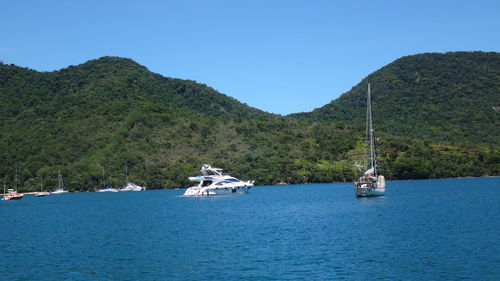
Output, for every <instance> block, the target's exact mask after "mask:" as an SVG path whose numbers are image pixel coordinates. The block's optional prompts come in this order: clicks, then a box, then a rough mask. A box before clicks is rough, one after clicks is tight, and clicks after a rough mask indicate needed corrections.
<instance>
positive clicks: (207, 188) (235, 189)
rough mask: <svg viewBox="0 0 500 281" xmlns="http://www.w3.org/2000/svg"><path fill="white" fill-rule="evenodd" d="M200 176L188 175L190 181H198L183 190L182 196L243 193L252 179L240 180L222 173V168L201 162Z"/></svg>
mask: <svg viewBox="0 0 500 281" xmlns="http://www.w3.org/2000/svg"><path fill="white" fill-rule="evenodd" d="M200 171H201V174H202V175H201V176H196V177H189V180H190V181H193V182H199V184H198V185H195V186H193V187H190V188H188V189H187V190H186V192H184V196H209V195H229V194H243V193H247V192H248V190H249V189H250V188H251V187H252V186H253V183H254V181H241V180H239V179H237V178H235V177H232V176H230V175H223V174H222V169H220V168H213V167H212V166H211V165H210V164H203V166H202V168H201V170H200Z"/></svg>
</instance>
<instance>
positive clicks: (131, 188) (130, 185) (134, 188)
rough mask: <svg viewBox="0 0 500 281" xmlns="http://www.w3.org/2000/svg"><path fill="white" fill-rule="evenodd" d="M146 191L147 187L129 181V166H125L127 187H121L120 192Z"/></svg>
mask: <svg viewBox="0 0 500 281" xmlns="http://www.w3.org/2000/svg"><path fill="white" fill-rule="evenodd" d="M143 190H146V188H145V187H143V186H140V185H137V184H135V183H131V182H129V181H128V165H125V186H122V187H120V189H118V191H121V192H124V191H143Z"/></svg>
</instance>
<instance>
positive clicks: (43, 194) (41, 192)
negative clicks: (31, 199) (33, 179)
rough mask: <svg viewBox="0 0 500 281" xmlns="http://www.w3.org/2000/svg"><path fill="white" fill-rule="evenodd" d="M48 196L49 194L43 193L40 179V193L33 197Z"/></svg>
mask: <svg viewBox="0 0 500 281" xmlns="http://www.w3.org/2000/svg"><path fill="white" fill-rule="evenodd" d="M49 194H50V193H48V192H47V191H43V181H42V179H40V192H37V193H36V194H35V197H45V196H47V195H49Z"/></svg>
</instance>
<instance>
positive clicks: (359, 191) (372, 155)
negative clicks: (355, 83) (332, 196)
mask: <svg viewBox="0 0 500 281" xmlns="http://www.w3.org/2000/svg"><path fill="white" fill-rule="evenodd" d="M366 108H367V110H366V140H367V141H368V148H367V150H366V151H367V152H366V156H365V158H366V159H367V161H366V170H365V172H364V173H363V174H362V175H361V177H359V179H358V180H357V181H355V182H354V190H355V192H356V196H357V197H369V196H383V195H385V178H384V176H383V175H380V174H378V166H377V153H376V151H375V130H374V129H373V121H372V100H371V93H370V83H368V96H367V99H366Z"/></svg>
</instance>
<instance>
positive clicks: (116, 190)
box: [97, 186, 118, 192]
mask: <svg viewBox="0 0 500 281" xmlns="http://www.w3.org/2000/svg"><path fill="white" fill-rule="evenodd" d="M97 192H118V189H116V188H114V187H111V186H108V187H105V188H101V189H99V190H97Z"/></svg>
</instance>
